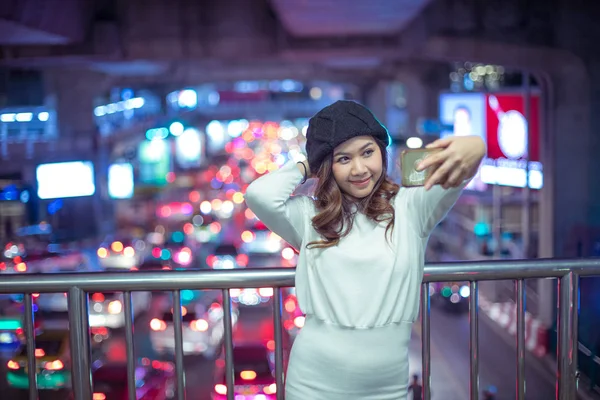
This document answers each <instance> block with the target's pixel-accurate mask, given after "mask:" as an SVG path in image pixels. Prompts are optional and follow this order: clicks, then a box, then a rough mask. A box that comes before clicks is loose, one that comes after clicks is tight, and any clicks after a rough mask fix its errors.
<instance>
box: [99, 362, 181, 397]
mask: <svg viewBox="0 0 600 400" xmlns="http://www.w3.org/2000/svg"><path fill="white" fill-rule="evenodd" d="M174 370H175V367H174V366H173V364H171V363H169V362H163V361H156V360H154V361H150V360H149V359H146V358H144V359H142V360H141V361H139V362H138V363H137V365H136V368H135V383H136V388H135V393H136V398H137V399H138V400H166V399H172V398H174V397H175V381H174ZM92 381H93V391H94V394H93V399H94V400H99V399H102V400H128V399H129V396H128V392H127V389H128V386H127V364H126V363H118V362H108V363H100V365H99V366H97V368H96V369H95V370H94V372H93V373H92Z"/></svg>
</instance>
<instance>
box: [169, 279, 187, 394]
mask: <svg viewBox="0 0 600 400" xmlns="http://www.w3.org/2000/svg"><path fill="white" fill-rule="evenodd" d="M171 295H172V296H173V336H175V338H174V339H175V372H176V374H177V400H185V398H186V392H185V367H184V365H183V326H182V323H183V321H182V317H183V315H182V314H183V313H182V312H181V292H180V291H179V290H173V292H172V293H171Z"/></svg>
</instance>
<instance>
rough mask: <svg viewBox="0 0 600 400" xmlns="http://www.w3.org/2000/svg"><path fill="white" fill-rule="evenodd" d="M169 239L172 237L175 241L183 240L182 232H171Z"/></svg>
mask: <svg viewBox="0 0 600 400" xmlns="http://www.w3.org/2000/svg"><path fill="white" fill-rule="evenodd" d="M171 239H173V241H174V242H175V243H181V242H183V239H185V236H184V235H183V232H179V231H178V232H173V234H172V235H171Z"/></svg>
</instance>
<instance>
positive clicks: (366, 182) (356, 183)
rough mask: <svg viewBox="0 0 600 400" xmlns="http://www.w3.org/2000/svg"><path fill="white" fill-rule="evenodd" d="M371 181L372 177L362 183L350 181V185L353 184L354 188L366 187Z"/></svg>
mask: <svg viewBox="0 0 600 400" xmlns="http://www.w3.org/2000/svg"><path fill="white" fill-rule="evenodd" d="M370 180H371V177H368V178H366V179H363V180H362V181H350V183H351V184H353V185H354V186H366V185H367V184H368V183H369V181H370Z"/></svg>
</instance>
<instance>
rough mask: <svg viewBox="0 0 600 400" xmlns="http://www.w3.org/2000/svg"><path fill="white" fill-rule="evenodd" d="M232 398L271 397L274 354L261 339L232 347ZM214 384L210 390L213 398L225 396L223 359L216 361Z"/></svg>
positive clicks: (271, 399) (269, 399)
mask: <svg viewBox="0 0 600 400" xmlns="http://www.w3.org/2000/svg"><path fill="white" fill-rule="evenodd" d="M233 369H234V391H235V398H236V399H239V398H244V399H263V400H274V399H275V398H276V392H277V386H276V384H275V356H274V354H273V351H272V350H270V349H268V348H267V347H266V346H265V345H263V344H262V343H254V344H252V343H247V344H243V345H237V346H234V348H233ZM215 371H216V380H215V381H216V384H215V386H214V388H213V392H212V393H211V395H212V399H213V400H225V399H227V385H226V383H225V360H224V358H219V359H218V360H217V362H216V369H215Z"/></svg>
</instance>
